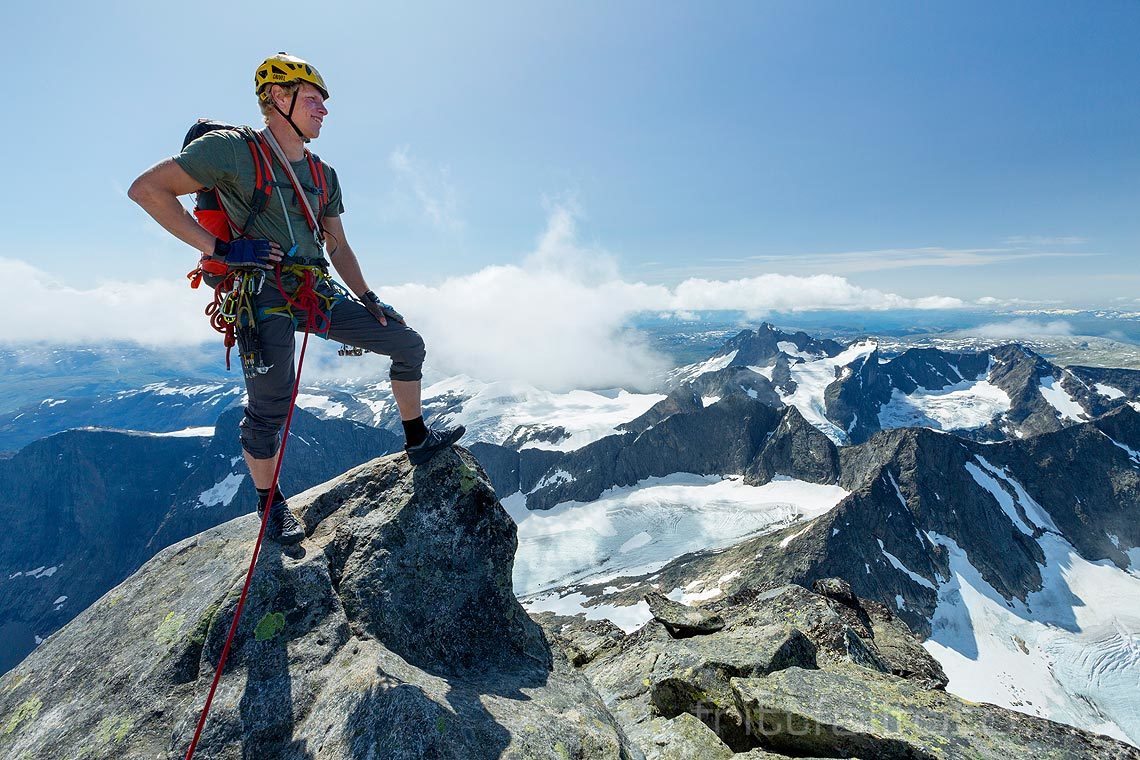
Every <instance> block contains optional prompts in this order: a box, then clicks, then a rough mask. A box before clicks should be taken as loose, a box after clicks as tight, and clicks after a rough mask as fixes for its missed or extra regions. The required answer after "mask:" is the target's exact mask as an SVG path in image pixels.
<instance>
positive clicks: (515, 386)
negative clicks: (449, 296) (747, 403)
mask: <svg viewBox="0 0 1140 760" xmlns="http://www.w3.org/2000/svg"><path fill="white" fill-rule="evenodd" d="M423 396H424V403H425V404H430V403H431V402H433V401H434V400H438V399H441V398H446V397H448V396H451V397H454V398H456V399H457V400H458V409H457V410H456V411H452V412H450V413H448V414H445V415H443V420H445V421H446V424H449V425H455V424H462V425H465V426H466V427H467V434H466V435H465V436H464V438H463V440H464V443H471V442H474V441H486V442H488V443H498V444H501V443H503V441H505V440H506V439H507V438H508V437H510V435H511V433H513V432H514V431H515V428H517V427H518V426H519V425H534V426H540V427H562V428H565V430H566V432H567V433H568V434H569V437H567V438H565V439H563V440H561V441H554V442H547V441H528V442H527V443H525V444H523V446H522V448H541V449H554V450H558V451H573V450H575V449H580V448H581V447H583V446H585V445H587V444H589V443H593V442H594V441H597V440H599V439H601V438H605V437H606V436H608V435H614V434H615V433H616V432H617V431H616V428H617V426H618V425H621V424H622V423H625V422H629V421H630V420H633V419H636V418H637V417H640V416H641V415H642V414H644V413H645V412H647V411H649V408H650V407H651V406H653V405H654V404H656V403H657V402H658V401H660V400H662V399H663V398H665V396H664V394H660V393H630V392H629V391H626V390H624V389H616V390H613V391H605V392H602V391H579V390H574V391H568V392H566V393H554V392H551V391H544V390H540V389H538V388H535V387H534V386H531V385H527V384H525V383H514V382H505V381H501V382H494V383H484V382H482V381H479V380H474V379H472V378H469V377H465V376H458V377H452V378H448V379H447V380H443V381H441V382H438V383H435V384H434V385H431V386H429V387H427V388H425V389H424V392H423Z"/></svg>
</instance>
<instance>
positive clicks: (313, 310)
mask: <svg viewBox="0 0 1140 760" xmlns="http://www.w3.org/2000/svg"><path fill="white" fill-rule="evenodd" d="M278 282H280V279H278ZM315 282H316V280H315V278H314V277H313V274H312V272H309V271H306V272H305V273H304V279H303V280H302V282H301V285H300V286H299V287H298V288H297V292H296V293H295V294H294V299H290V303H294V305H296V306H297V307H299V308H303V309H304V310H305V338H304V340H302V341H301V354H300V356H299V357H298V358H297V377H296V379H295V380H294V381H293V397H292V399H291V400H290V401H289V413H288V414H287V415H286V416H285V428H284V430H283V432H282V434H281V447H280V449H278V451H277V466H276V467H275V468H274V470H273V482H272V483H271V484H270V486H269V498H268V499H266V501H265V509H264V510H262V515H261V530H260V531H258V534H257V543H255V544H254V545H253V556H252V557H250V560H249V570H248V571H246V574H245V585H244V586H242V589H241V597H240V598H238V604H237V609H236V610H234V620H233V622H232V623H230V631H229V633H228V634H226V644H225V646H224V647H222V656H221V657H219V658H218V668H217V670H215V671H214V680H213V682H212V683H211V684H210V693H209V694H207V695H206V704H205V705H203V706H202V714H201V716H199V718H198V727H197V728H196V729H195V730H194V739H193V740H192V741H191V742H190V747H189V748H188V749H187V750H186V760H193V757H194V750H195V749H196V748H197V747H198V739H199V738H201V736H202V728H203V727H204V726H205V725H206V716H207V715H209V713H210V705H211V704H212V703H213V701H214V692H215V691H217V689H218V682H219V681H220V680H221V679H222V670H223V669H224V668H225V666H226V658H227V657H228V656H229V654H230V644H232V643H233V640H234V634H235V633H237V627H238V621H239V620H241V613H242V609H243V608H244V607H245V598H246V595H247V594H248V593H249V584H250V581H252V580H253V570H254V568H255V567H256V566H257V556H258V554H259V553H260V552H261V542H262V539H264V538H265V526H266V525H268V523H269V512H270V509H271V506H270V505H272V504H273V499H274V497H275V496H276V494H277V479H278V478H279V477H280V476H281V463H282V462H284V461H285V444H286V443H287V442H288V441H289V426H290V424H292V422H293V410H294V409H295V408H296V406H297V391H298V390H299V389H300V387H301V369H302V368H303V367H304V365H305V348H306V347H307V346H308V345H309V333H310V331H311V330H312V328H313V325H314V324H315V323H316V321H317V316H316V315H320V316H321V318H323V319H325V320H327V319H328V317H326V316H325V315H324V314H323V313H322V312H321V309H320V300H319V297H318V296H317V293H316V291H314V290H313V285H314V284H315ZM286 297H287V296H286ZM327 329H328V328H327V327H326V328H325V330H326V331H327Z"/></svg>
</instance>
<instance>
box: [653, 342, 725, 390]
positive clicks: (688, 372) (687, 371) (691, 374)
mask: <svg viewBox="0 0 1140 760" xmlns="http://www.w3.org/2000/svg"><path fill="white" fill-rule="evenodd" d="M738 353H739V350H733V351H730V352H728V353H727V354H724V355H722V356H713V357H711V358H709V359H706V360H705V361H703V362H700V363H699V364H687V365H685V366H684V367H678V368H677V369H675V370H673V371H672V372H670V373H669V374H668V379H669V381H670V382H672V383H676V384H677V385H680V384H681V383H686V382H688V381H690V380H695V379H696V378H698V377H700V376H701V375H704V374H707V373H709V372H719V371H720V370H722V369H724V368H725V367H727V366H728V365H729V364H732V360H733V359H735V358H736V355H737V354H738Z"/></svg>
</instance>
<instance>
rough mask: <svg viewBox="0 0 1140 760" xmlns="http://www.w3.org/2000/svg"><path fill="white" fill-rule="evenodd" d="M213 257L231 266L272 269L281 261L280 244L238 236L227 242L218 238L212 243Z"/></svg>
mask: <svg viewBox="0 0 1140 760" xmlns="http://www.w3.org/2000/svg"><path fill="white" fill-rule="evenodd" d="M214 258H215V259H217V260H218V261H224V262H225V263H226V264H228V265H229V266H231V267H261V268H262V269H272V268H273V266H274V265H275V264H277V263H278V262H279V261H281V246H279V245H277V243H274V242H273V241H271V240H247V239H245V238H239V239H238V240H231V241H230V242H228V243H227V242H224V241H223V240H221V239H220V238H219V239H218V240H217V242H215V243H214Z"/></svg>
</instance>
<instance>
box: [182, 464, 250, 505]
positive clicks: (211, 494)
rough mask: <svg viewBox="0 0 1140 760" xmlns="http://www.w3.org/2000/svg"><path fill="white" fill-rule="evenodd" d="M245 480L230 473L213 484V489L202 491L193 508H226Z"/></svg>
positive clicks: (238, 474)
mask: <svg viewBox="0 0 1140 760" xmlns="http://www.w3.org/2000/svg"><path fill="white" fill-rule="evenodd" d="M243 480H245V475H244V474H241V473H237V472H231V473H230V474H229V475H226V476H225V477H224V478H222V479H221V480H220V481H218V482H217V483H215V484H214V487H213V488H210V489H208V490H205V491H203V492H202V493H201V494H199V495H198V503H197V504H195V505H194V508H195V509H197V508H198V507H215V506H219V505H220V506H223V507H228V506H229V505H230V502H231V501H233V500H234V497H235V496H237V492H238V487H239V486H241V482H242V481H243Z"/></svg>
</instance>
